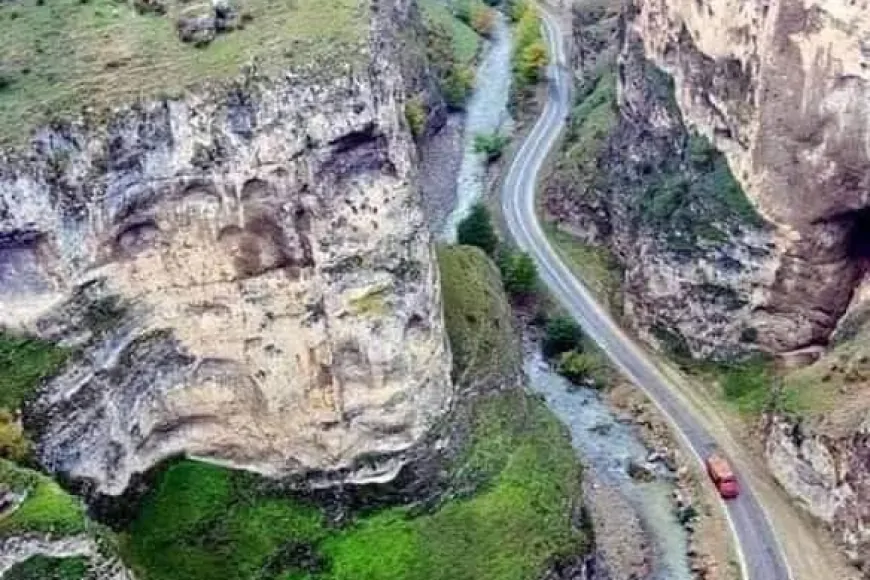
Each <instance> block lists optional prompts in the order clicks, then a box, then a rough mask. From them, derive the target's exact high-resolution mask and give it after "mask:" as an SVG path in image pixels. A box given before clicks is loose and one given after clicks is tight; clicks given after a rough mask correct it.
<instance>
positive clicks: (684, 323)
mask: <svg viewBox="0 0 870 580" xmlns="http://www.w3.org/2000/svg"><path fill="white" fill-rule="evenodd" d="M868 14H870V12H868V10H867V6H866V2H847V1H845V0H817V1H813V2H798V1H797V0H773V1H761V0H759V1H753V2H737V1H731V0H699V1H695V0H635V1H634V2H632V3H630V7H629V8H628V9H627V11H626V14H625V17H624V22H623V23H622V26H621V28H622V32H621V34H612V35H611V36H610V37H605V38H602V35H601V31H602V29H603V28H604V29H606V26H604V25H603V24H602V22H604V21H602V20H601V19H600V15H596V14H595V12H594V10H590V9H588V8H582V9H578V12H577V15H576V18H575V29H576V30H578V31H582V32H578V34H576V35H575V39H577V42H576V44H577V46H578V48H577V50H576V51H575V59H574V62H575V66H577V67H578V68H579V71H580V74H581V75H583V76H588V73H589V70H590V68H591V67H592V66H594V65H595V63H596V58H597V56H598V55H599V54H601V53H602V52H608V51H611V52H612V51H613V46H614V45H617V46H619V47H621V48H620V50H621V56H620V58H619V61H620V65H619V69H620V73H619V79H618V80H619V82H618V85H619V116H620V120H619V129H618V130H617V132H616V133H633V141H632V142H633V143H634V146H633V147H634V150H633V151H630V150H629V149H626V148H625V145H626V144H627V143H628V140H621V139H620V138H619V137H618V136H617V138H616V139H611V144H612V143H613V142H614V141H616V142H620V141H623V143H622V144H623V147H622V148H614V147H612V146H611V147H610V148H609V149H608V150H607V153H606V154H603V155H602V156H601V157H600V158H601V159H602V160H603V161H602V163H600V164H599V169H603V171H604V172H609V173H611V174H619V173H630V174H633V175H631V177H632V178H634V180H635V184H637V182H646V183H645V186H644V187H641V188H638V187H635V190H636V191H635V192H634V194H632V195H629V194H627V193H625V192H622V191H620V190H619V189H617V188H616V187H615V186H614V185H613V181H614V180H612V179H611V180H610V183H608V184H606V185H605V186H604V187H602V186H601V185H602V184H601V183H600V182H599V183H596V184H594V185H595V187H593V188H592V189H593V190H595V189H596V188H597V189H598V193H596V194H594V195H592V196H588V197H587V199H586V200H585V201H584V202H582V204H584V205H585V206H586V207H585V208H581V207H574V208H570V207H565V204H564V203H561V202H560V200H559V199H558V198H559V197H560V196H559V194H558V189H559V187H558V186H557V187H556V188H555V189H556V190H557V192H556V195H555V196H554V195H551V196H550V197H551V198H553V199H555V200H556V201H555V202H554V203H553V204H551V213H553V214H554V215H556V216H557V217H559V218H560V219H561V220H562V221H563V225H565V226H566V229H569V230H571V231H573V232H575V233H583V234H584V235H585V236H586V238H587V239H591V240H592V241H594V242H597V243H605V244H606V245H609V246H610V247H611V248H612V249H613V250H614V251H615V253H616V254H617V255H618V256H620V257H621V258H623V260H622V261H623V262H624V263H625V264H627V265H628V267H629V268H628V272H627V275H626V284H625V286H626V302H627V304H628V306H629V308H630V312H629V314H630V315H631V317H634V318H636V319H637V320H636V322H637V326H638V327H639V328H640V329H641V330H642V331H644V332H645V333H646V334H647V335H648V336H649V337H650V338H655V336H654V335H656V334H661V332H651V330H653V329H655V327H656V326H658V327H660V328H664V329H665V330H666V331H667V332H668V333H670V334H676V333H678V334H681V335H682V336H683V337H685V338H686V341H687V342H688V350H689V351H691V354H693V355H695V356H710V355H723V354H724V355H730V354H733V353H734V352H735V351H740V350H744V351H745V350H748V349H746V348H742V347H741V348H735V346H734V345H741V341H740V340H735V338H737V337H740V336H742V337H743V338H744V341H743V346H748V344H747V343H751V344H753V345H754V344H757V345H758V346H759V347H760V348H761V349H763V350H766V351H769V352H775V353H791V352H793V351H801V352H805V351H806V350H807V349H810V350H813V349H817V348H819V347H821V346H823V345H825V344H826V343H827V341H828V337H829V336H830V334H831V332H832V331H833V329H834V327H835V326H836V323H837V320H838V319H839V318H840V317H841V316H842V315H843V313H844V312H845V310H846V308H847V306H848V304H849V301H850V297H851V295H852V293H853V290H854V288H855V287H856V285H857V284H858V282H859V281H860V279H861V276H862V273H863V270H864V263H865V261H866V254H867V253H868V252H867V243H866V239H865V238H866V235H867V234H866V224H867V215H868V213H867V207H868V202H867V191H868V188H870V182H868V177H867V176H868V175H870V153H868V151H870V108H868V106H867V103H868V102H870V85H868V81H870V15H868ZM590 15H591V16H592V18H590ZM617 37H618V38H617ZM638 46H639V47H641V48H637V47H638ZM635 52H639V54H635ZM644 60H646V61H648V62H649V63H650V64H651V65H654V66H655V67H656V68H659V69H661V70H664V71H666V72H667V73H668V75H669V76H670V77H672V79H673V85H672V87H673V88H672V96H668V95H667V91H665V92H663V91H661V90H659V89H661V88H663V87H664V86H666V85H665V84H659V83H657V82H656V81H655V79H654V78H651V75H641V74H640V73H641V72H642V68H641V67H640V65H638V64H637V63H639V62H641V61H644ZM644 76H646V77H647V78H646V79H644ZM653 76H654V75H653ZM639 80H640V82H638V81H639ZM657 85H658V89H657V88H656V86H657ZM668 104H672V105H673V107H672V108H669V107H668ZM695 132H697V133H699V134H701V135H703V136H704V137H706V138H707V139H709V140H710V141H711V142H712V144H713V145H714V146H715V148H716V149H717V150H719V151H722V152H724V154H725V156H726V157H727V160H728V166H729V167H730V170H731V172H732V173H733V176H734V178H735V179H736V180H737V182H739V184H740V186H741V187H742V189H743V191H745V193H746V196H747V198H748V199H749V200H750V201H751V203H752V205H753V206H754V208H755V209H756V210H757V211H758V212H759V213H760V215H761V216H762V217H763V220H762V222H766V224H765V225H763V226H762V227H757V226H758V225H760V224H761V223H762V222H756V223H754V224H752V223H748V222H745V221H744V222H743V223H742V224H739V225H740V226H741V227H740V228H739V231H738V230H737V229H735V228H734V227H733V224H732V227H728V228H727V229H726V230H725V231H723V230H722V228H718V229H720V231H721V232H722V233H723V234H725V235H721V236H707V239H708V242H711V243H707V244H705V243H704V242H703V240H701V241H699V240H697V239H688V240H685V239H684V240H683V242H684V243H683V244H682V247H680V248H675V247H674V245H673V244H671V245H670V247H664V248H663V247H655V246H656V244H655V243H654V240H655V239H660V238H662V235H661V234H662V232H661V230H662V229H665V228H666V227H669V228H671V229H673V226H674V225H675V224H674V221H673V220H671V223H669V224H653V226H654V227H651V228H649V229H648V231H646V232H644V231H643V228H640V229H639V228H638V227H637V224H638V221H639V220H638V219H637V213H638V211H637V209H635V208H636V206H637V205H639V204H641V203H643V199H644V198H650V197H655V195H654V194H655V188H656V187H657V184H655V183H653V181H655V180H654V179H651V177H655V176H656V175H657V174H659V173H660V172H662V171H663V170H664V172H665V173H667V172H669V171H670V172H671V173H681V172H682V173H684V172H685V168H686V165H685V161H687V160H690V158H691V156H692V152H691V150H690V149H691V142H689V141H687V138H686V134H687V133H688V134H691V133H695ZM643 143H646V144H647V146H649V147H658V148H660V149H661V148H664V149H665V152H664V153H658V154H657V155H658V157H659V159H652V160H651V159H650V156H651V155H652V153H649V154H647V153H644V151H643ZM668 149H669V150H670V155H671V157H672V161H671V162H670V163H671V165H674V164H676V165H680V164H681V163H682V164H683V167H681V168H677V169H676V170H674V169H675V168H674V167H670V168H668V167H667V165H668V163H666V162H664V161H663V160H662V159H661V158H662V157H665V156H667V155H668V153H667V150H668ZM607 160H610V162H611V163H607ZM651 162H652V163H651ZM614 166H618V167H614ZM617 181H618V180H617ZM622 181H623V183H622V186H623V188H624V186H625V185H626V183H625V179H623V180H622ZM688 181H689V186H688V187H687V188H686V189H685V191H683V192H679V191H677V193H678V194H679V195H683V194H686V193H687V194H688V195H689V196H690V197H691V196H694V197H695V198H696V202H695V201H693V202H692V203H689V204H687V205H688V206H689V209H690V213H692V214H693V215H692V221H693V222H695V224H696V225H697V224H698V223H701V222H709V221H710V220H711V219H712V220H714V226H716V225H717V224H716V223H715V222H716V221H722V220H721V219H719V218H720V217H721V215H714V214H711V213H710V212H706V213H705V212H703V211H698V210H702V209H703V207H701V206H702V204H703V203H704V198H709V197H710V194H709V192H701V194H700V195H698V194H697V191H696V187H695V185H694V183H692V181H693V180H692V179H691V178H690V179H689V180H688ZM666 185H667V184H666ZM671 185H673V184H672V183H671ZM562 189H564V188H562ZM608 190H609V191H608ZM673 192H674V190H671V193H673ZM562 197H568V196H562ZM574 197H576V196H574ZM670 197H671V201H673V197H674V195H671V196H670ZM624 198H628V199H629V202H630V203H629V204H623V203H622V202H621V200H622V199H624ZM571 203H573V204H575V205H577V204H578V202H577V201H576V200H571ZM631 204H634V206H635V208H633V207H632V205H631ZM560 205H561V207H560ZM693 205H694V207H691V206H693ZM660 209H667V208H664V207H661V208H660ZM672 213H673V210H672ZM578 216H580V217H578ZM590 221H591V222H597V223H594V224H593V225H594V226H595V227H592V228H590ZM641 221H642V220H641ZM726 221H727V220H726ZM602 224H604V225H606V228H604V229H602ZM655 226H657V227H655ZM747 226H749V227H747ZM677 229H678V230H679V229H683V230H685V229H686V227H682V228H680V227H678V228H677ZM590 232H591V233H590ZM659 246H661V244H659ZM674 249H676V250H677V252H674V251H673V250H674ZM675 254H682V258H680V257H677V256H676V255H675ZM724 263H727V265H730V266H729V267H725V266H723V264H724ZM712 265H715V268H713V269H715V270H716V272H717V274H715V275H714V276H713V277H714V278H717V277H718V278H723V277H724V278H727V279H720V280H711V281H710V283H711V284H713V285H715V286H717V287H724V288H726V290H725V293H727V294H728V295H730V296H732V297H736V300H727V301H726V302H729V303H731V304H737V303H738V302H739V303H743V305H744V306H745V308H744V307H740V308H734V309H730V308H722V307H721V306H720V307H716V306H715V305H714V306H712V307H711V305H710V300H708V298H709V297H704V296H703V295H700V294H699V293H697V292H694V291H690V290H691V288H690V287H694V288H697V287H699V285H700V284H704V285H706V286H705V287H706V288H708V289H711V288H712V286H710V284H708V283H707V282H704V281H703V280H702V278H704V277H707V278H709V277H710V270H711V266H712ZM638 270H643V271H644V272H645V274H642V275H641V274H640V272H638ZM726 273H727V275H725V274H726ZM686 294H689V295H690V298H689V300H688V301H684V300H682V298H683V297H684V296H685V295H686ZM701 294H703V293H701ZM668 295H670V296H675V295H679V296H680V297H681V301H680V304H679V305H677V304H668V303H667V300H665V297H666V296H668ZM719 295H720V297H721V296H725V294H723V293H719ZM675 309H677V310H684V312H675V311H674V310H675ZM662 312H664V313H665V314H656V313H662ZM703 316H707V317H708V319H710V321H711V324H710V325H709V327H708V329H707V330H702V329H701V325H699V324H697V323H695V322H690V321H689V319H694V320H695V321H696V322H700V320H701V318H702V317H703ZM631 317H630V318H631ZM723 318H727V321H726V320H722V319H723ZM699 331H700V332H701V333H702V334H703V335H706V336H704V337H702V338H700V339H699V338H697V337H698V332H699ZM747 339H751V340H747Z"/></svg>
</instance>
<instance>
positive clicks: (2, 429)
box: [0, 409, 30, 463]
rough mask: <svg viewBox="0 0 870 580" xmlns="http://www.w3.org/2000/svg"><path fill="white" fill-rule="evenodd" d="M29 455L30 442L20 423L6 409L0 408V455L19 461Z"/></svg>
mask: <svg viewBox="0 0 870 580" xmlns="http://www.w3.org/2000/svg"><path fill="white" fill-rule="evenodd" d="M29 455H30V442H29V441H27V439H26V438H25V437H24V433H23V432H22V430H21V425H20V424H19V423H18V422H17V421H16V420H15V418H14V417H13V416H12V413H10V412H9V411H7V410H6V409H0V457H3V458H5V459H9V460H12V461H14V462H16V463H21V462H23V461H25V460H26V459H27V457H28V456H29Z"/></svg>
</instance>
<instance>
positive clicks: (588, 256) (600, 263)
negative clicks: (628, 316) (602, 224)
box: [544, 224, 622, 315]
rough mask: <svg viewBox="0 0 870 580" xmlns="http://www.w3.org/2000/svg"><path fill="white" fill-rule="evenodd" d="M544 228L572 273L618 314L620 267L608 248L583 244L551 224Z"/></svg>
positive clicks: (620, 287)
mask: <svg viewBox="0 0 870 580" xmlns="http://www.w3.org/2000/svg"><path fill="white" fill-rule="evenodd" d="M544 232H545V233H546V235H547V239H548V240H550V243H551V244H553V246H554V247H555V248H556V251H558V252H559V254H560V255H561V256H562V258H563V259H564V260H565V261H566V262H567V264H568V267H569V268H570V269H571V271H572V272H574V275H576V276H577V277H578V278H580V279H582V280H583V282H584V283H585V284H586V286H587V287H588V288H589V290H590V291H591V292H592V294H593V295H594V296H595V298H596V299H597V300H598V301H599V302H600V303H602V304H604V305H605V306H606V307H607V309H608V310H610V312H612V313H613V314H616V315H619V314H621V313H622V268H621V266H620V265H619V262H618V261H617V260H616V257H615V256H614V255H613V254H612V253H611V252H610V250H608V249H607V248H605V247H603V246H593V245H591V244H585V243H583V242H582V241H580V240H579V239H577V238H575V237H574V236H572V235H571V234H569V233H566V232H563V231H562V230H560V229H558V228H557V227H556V226H555V225H554V224H545V226H544Z"/></svg>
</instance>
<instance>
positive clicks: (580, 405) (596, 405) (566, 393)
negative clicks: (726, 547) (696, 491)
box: [525, 353, 692, 580]
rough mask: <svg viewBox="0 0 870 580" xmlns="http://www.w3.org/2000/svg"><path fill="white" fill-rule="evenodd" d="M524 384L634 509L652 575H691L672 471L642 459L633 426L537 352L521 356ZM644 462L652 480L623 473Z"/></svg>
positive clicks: (591, 467) (683, 578)
mask: <svg viewBox="0 0 870 580" xmlns="http://www.w3.org/2000/svg"><path fill="white" fill-rule="evenodd" d="M525 368H526V374H527V375H528V377H529V386H530V387H531V389H532V390H533V391H535V392H537V393H540V394H541V395H543V396H544V398H545V399H546V401H547V406H548V407H549V408H550V409H551V410H552V411H553V412H554V413H555V414H556V416H557V417H558V418H559V419H560V420H561V421H562V422H563V423H564V424H565V425H567V427H568V429H569V430H570V432H571V441H572V443H573V445H574V448H575V449H577V451H578V453H579V454H580V456H581V458H582V459H583V463H584V465H585V466H586V469H587V470H588V471H591V472H592V475H593V477H594V478H595V480H596V481H597V482H598V483H599V484H603V485H608V486H612V487H615V488H616V489H617V490H618V491H619V493H620V494H621V495H622V496H623V497H625V498H626V500H628V502H629V504H630V505H631V506H632V507H633V508H634V510H635V512H636V513H637V515H638V517H639V519H640V521H641V523H642V525H643V527H644V529H645V531H646V532H647V533H648V535H649V539H650V542H651V544H652V546H653V556H654V562H653V567H654V570H653V576H652V577H653V578H654V579H655V580H691V579H692V574H691V572H690V571H689V563H688V560H687V558H686V545H687V544H686V543H687V540H688V538H687V535H686V530H685V529H684V528H683V526H682V525H680V523H679V522H678V521H677V518H676V516H675V514H674V511H673V506H672V503H671V494H672V493H673V490H674V483H673V475H672V474H670V473H669V472H668V471H667V470H666V469H665V468H664V467H663V466H661V465H660V464H658V463H656V464H647V457H648V456H649V450H648V449H647V448H646V446H645V445H644V444H643V443H642V442H641V440H640V439H639V437H638V435H637V433H636V431H635V428H634V427H633V426H632V425H631V424H626V423H623V422H620V421H618V420H617V417H616V415H615V414H614V412H613V410H612V409H611V408H610V407H609V406H608V405H607V404H606V402H605V401H604V400H603V399H602V398H601V396H600V395H599V393H598V392H597V391H595V390H594V389H589V388H577V387H575V386H573V385H571V383H569V382H568V381H567V380H566V379H565V378H564V377H562V376H561V375H559V374H557V373H555V372H554V371H553V370H552V369H551V368H550V366H549V365H548V364H546V363H545V362H544V361H543V360H542V359H541V355H540V354H539V353H533V354H527V355H526V360H525ZM631 461H634V462H635V463H637V464H640V465H648V466H649V468H650V469H652V470H653V471H654V472H655V473H656V478H655V480H654V481H651V482H641V481H637V480H635V479H632V478H631V477H629V475H628V471H627V467H628V464H629V462H631Z"/></svg>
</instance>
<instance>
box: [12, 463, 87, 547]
mask: <svg viewBox="0 0 870 580" xmlns="http://www.w3.org/2000/svg"><path fill="white" fill-rule="evenodd" d="M0 484H3V485H6V486H7V487H8V488H10V489H11V490H13V491H15V492H16V493H20V492H22V491H25V490H26V491H27V498H26V499H25V500H24V502H23V503H22V504H21V505H20V506H19V507H18V509H16V510H15V511H13V512H12V513H11V514H9V515H6V516H0V538H2V537H8V536H12V535H16V534H20V533H26V532H40V533H48V534H52V535H56V536H70V535H74V534H78V533H81V532H84V531H85V530H86V529H87V519H86V516H85V508H84V505H83V504H82V503H81V501H80V500H78V499H77V498H75V497H73V496H71V495H69V494H68V493H67V492H66V491H64V490H63V489H62V488H61V487H60V486H59V485H58V484H57V483H55V482H54V481H52V480H51V479H49V478H48V477H46V476H44V475H42V474H40V473H37V472H35V471H32V470H30V469H25V468H23V467H18V466H16V465H14V464H13V463H11V462H9V461H6V460H4V459H0Z"/></svg>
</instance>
